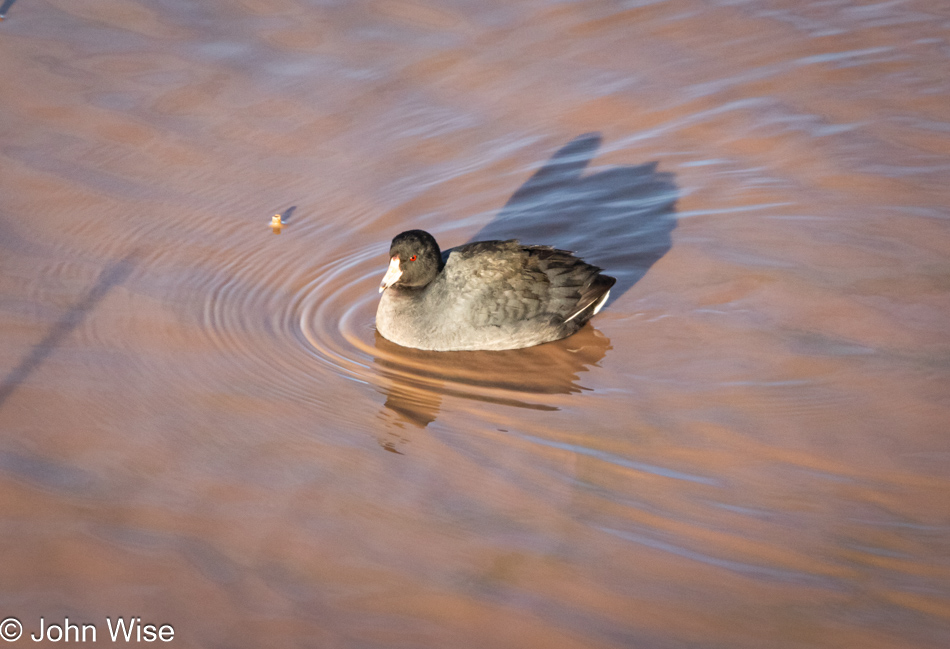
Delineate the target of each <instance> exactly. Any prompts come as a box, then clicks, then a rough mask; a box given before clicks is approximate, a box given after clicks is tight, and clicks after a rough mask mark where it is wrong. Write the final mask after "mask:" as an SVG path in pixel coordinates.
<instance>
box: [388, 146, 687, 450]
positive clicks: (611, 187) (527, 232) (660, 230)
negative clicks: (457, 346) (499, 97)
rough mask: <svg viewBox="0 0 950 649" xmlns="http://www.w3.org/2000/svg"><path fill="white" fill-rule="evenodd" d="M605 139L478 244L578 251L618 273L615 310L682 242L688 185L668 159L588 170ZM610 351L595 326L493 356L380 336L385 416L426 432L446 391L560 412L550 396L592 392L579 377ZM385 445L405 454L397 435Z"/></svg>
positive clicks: (563, 154) (545, 175)
mask: <svg viewBox="0 0 950 649" xmlns="http://www.w3.org/2000/svg"><path fill="white" fill-rule="evenodd" d="M600 144H601V136H600V134H598V133H587V134H584V135H581V136H578V137H576V138H574V139H573V140H571V141H570V142H569V143H567V144H566V145H565V146H563V147H562V148H561V149H559V150H558V151H557V152H556V153H555V154H554V155H553V156H551V158H550V159H549V160H548V161H547V162H546V163H545V165H544V166H543V167H542V168H541V169H539V170H538V171H537V172H535V173H534V175H532V176H531V178H529V179H528V180H527V182H525V183H524V185H522V186H521V187H520V188H519V189H518V191H516V192H515V193H514V194H513V195H512V196H511V198H510V199H509V200H508V202H507V203H506V204H505V206H504V208H502V210H501V211H500V212H499V213H498V215H497V216H496V217H495V218H494V219H493V220H492V221H491V222H490V223H488V224H487V225H486V226H485V227H484V228H482V229H481V230H480V231H479V232H478V233H477V234H476V235H474V236H473V237H472V238H471V240H470V241H486V240H492V239H518V240H520V241H521V242H522V243H525V244H544V245H550V246H553V247H555V248H563V249H566V250H572V251H575V252H577V254H578V256H579V257H581V258H582V259H584V260H585V261H588V262H590V263H592V264H596V265H597V266H600V267H602V268H604V269H605V272H606V273H607V274H608V275H611V276H613V277H616V278H617V283H616V284H615V285H614V287H613V288H612V289H611V291H610V298H609V299H608V302H607V303H606V305H605V308H608V309H609V307H610V305H611V304H613V303H614V302H615V301H616V300H617V299H619V298H620V297H621V296H623V295H624V294H625V293H626V292H627V291H629V290H630V288H631V287H633V285H634V284H636V283H637V282H638V281H640V279H641V278H642V277H643V276H644V275H645V274H646V273H647V271H648V270H649V269H650V267H651V266H653V264H655V263H656V262H657V261H658V260H659V259H660V258H661V257H662V256H663V255H665V254H666V253H667V252H668V251H669V250H670V248H671V247H672V245H673V239H672V232H673V229H674V228H675V227H676V217H675V211H676V201H677V199H678V197H679V190H678V189H677V186H676V183H675V181H674V176H673V174H672V173H669V172H661V171H657V166H658V162H648V163H646V164H642V165H636V166H612V167H609V168H606V169H603V170H599V171H596V172H595V173H591V174H589V175H584V171H585V170H586V169H587V167H588V165H589V164H590V162H591V160H592V159H593V158H594V156H595V155H596V153H597V150H598V149H599V148H600ZM610 348H611V347H610V340H609V339H608V338H607V337H606V336H604V335H603V334H602V333H600V332H598V331H597V330H596V329H595V328H594V327H592V326H591V324H587V325H585V326H584V327H583V328H582V329H581V330H580V331H579V332H577V333H576V334H574V335H573V336H570V337H568V338H565V339H563V340H558V341H555V342H551V343H546V344H544V345H539V346H537V347H529V348H526V349H515V350H508V351H493V352H426V351H421V350H416V349H406V348H404V347H400V346H398V345H395V344H393V343H391V342H389V341H387V340H386V339H384V338H382V337H381V336H379V334H377V335H376V352H377V353H376V354H375V364H376V369H377V371H378V374H379V375H380V376H381V378H382V379H383V380H384V390H385V393H386V397H387V398H386V404H385V406H384V407H383V410H382V413H381V414H382V417H383V418H384V419H387V420H389V421H392V422H394V423H395V424H396V426H397V427H399V428H405V424H406V423H408V424H410V425H412V426H416V427H420V428H424V427H425V426H427V425H428V424H430V423H431V422H433V421H434V420H435V418H436V417H437V416H438V413H439V409H440V407H441V403H442V397H443V395H456V396H463V397H466V398H469V399H475V400H478V401H484V402H490V403H499V404H505V405H511V406H517V407H522V408H530V409H535V410H557V409H558V408H557V406H555V405H552V404H551V403H550V401H551V400H550V399H542V398H540V395H554V394H571V393H575V392H580V391H582V390H584V389H585V388H583V387H582V386H581V385H579V383H578V381H579V375H580V374H581V373H583V372H585V371H587V369H588V368H589V367H591V366H594V365H597V364H598V363H599V362H600V361H601V360H602V359H603V357H604V355H605V354H606V353H607V351H608V350H609V349H610ZM532 397H535V398H534V399H532ZM380 443H381V444H382V446H383V448H385V449H386V450H389V451H393V452H399V451H398V450H397V446H396V444H395V442H394V441H392V440H386V441H382V440H381V442H380Z"/></svg>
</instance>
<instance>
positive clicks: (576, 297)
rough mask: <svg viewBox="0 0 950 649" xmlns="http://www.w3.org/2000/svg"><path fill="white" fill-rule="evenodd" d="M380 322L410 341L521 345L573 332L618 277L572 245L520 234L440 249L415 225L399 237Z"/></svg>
mask: <svg viewBox="0 0 950 649" xmlns="http://www.w3.org/2000/svg"><path fill="white" fill-rule="evenodd" d="M389 259H390V261H389V270H387V271H386V275H385V276H384V277H383V281H382V283H381V284H380V287H379V291H380V293H382V294H383V295H382V297H381V298H380V300H379V308H378V309H377V310H376V330H377V331H378V332H379V333H380V335H382V336H383V337H384V338H386V339H388V340H391V341H392V342H394V343H396V344H399V345H402V346H404V347H415V348H416V349H429V350H435V351H455V350H475V349H486V350H489V349H518V348H521V347H531V346H532V345H539V344H541V343H546V342H550V341H552V340H558V339H560V338H565V337H567V336H570V335H571V334H572V333H574V332H575V331H577V330H578V329H580V328H581V327H583V326H584V324H585V323H586V322H587V321H588V320H590V319H591V318H592V317H593V316H594V314H595V313H597V311H599V310H600V308H601V307H602V306H603V305H604V302H606V301H607V296H608V294H609V293H610V287H611V286H613V285H614V282H616V281H617V280H616V279H614V278H613V277H608V276H607V275H601V274H600V268H597V267H596V266H591V265H590V264H587V263H584V262H583V261H581V260H580V259H578V258H577V257H575V256H574V255H572V254H571V253H569V252H566V251H564V250H556V249H554V248H551V247H548V246H523V245H521V244H520V243H518V242H517V241H515V240H511V241H480V242H477V243H469V244H466V245H464V246H459V247H457V248H452V249H451V250H447V251H445V253H440V251H439V244H438V243H436V241H435V238H434V237H433V236H432V235H431V234H429V233H428V232H424V231H423V230H409V231H408V232H403V233H402V234H400V235H398V236H397V237H396V238H395V239H393V243H392V246H391V247H390V248H389Z"/></svg>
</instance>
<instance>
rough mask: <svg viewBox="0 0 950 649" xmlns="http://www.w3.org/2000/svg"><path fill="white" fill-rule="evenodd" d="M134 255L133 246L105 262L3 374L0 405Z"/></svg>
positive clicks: (121, 277) (125, 272)
mask: <svg viewBox="0 0 950 649" xmlns="http://www.w3.org/2000/svg"><path fill="white" fill-rule="evenodd" d="M137 255H138V251H137V250H135V251H132V252H131V253H129V254H128V255H126V256H125V257H123V258H122V259H120V260H118V261H116V262H113V263H111V264H109V265H108V266H107V267H106V268H105V269H104V270H103V271H102V272H101V273H100V274H99V277H98V279H96V283H95V284H94V285H93V287H92V288H91V289H89V292H88V293H86V295H85V296H84V297H83V298H82V299H81V300H80V301H79V302H78V303H77V304H75V305H74V306H73V307H72V308H70V309H69V311H67V312H66V313H65V314H63V317H61V318H60V319H59V321H58V322H57V323H56V324H55V325H53V328H52V329H50V330H49V332H48V333H47V334H46V336H45V337H44V338H43V340H41V341H40V342H38V343H37V344H36V345H35V346H34V347H33V349H32V350H31V351H30V353H29V354H28V355H27V356H26V358H24V359H23V360H22V361H20V364H19V365H17V366H16V367H15V368H13V369H12V370H11V371H10V373H9V374H7V375H6V377H5V378H4V379H3V381H2V382H0V408H2V407H3V404H4V403H5V402H6V400H7V398H8V397H9V396H10V395H11V394H13V392H14V391H15V390H16V389H17V388H18V387H19V386H20V385H21V384H22V383H23V382H24V381H25V380H26V379H27V377H29V375H30V374H32V373H33V371H34V370H36V368H38V367H39V366H40V365H41V364H42V363H43V361H45V360H46V358H47V357H48V356H49V355H50V354H51V353H53V351H54V350H55V349H56V348H57V347H59V346H60V344H62V342H63V339H65V338H66V336H68V335H69V334H70V333H71V332H72V331H73V330H74V329H75V328H76V327H78V326H79V325H80V324H81V323H82V321H83V320H84V319H85V318H86V316H87V315H88V313H89V312H90V311H91V310H92V309H93V308H95V306H96V304H98V303H99V301H100V300H102V298H104V297H105V296H106V293H108V292H109V290H110V289H111V288H112V287H113V286H116V285H117V284H121V283H122V282H124V281H125V279H126V278H127V277H128V276H129V274H130V273H131V272H132V269H133V268H134V267H135V265H136V259H135V258H136V256H137Z"/></svg>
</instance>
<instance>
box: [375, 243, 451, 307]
mask: <svg viewBox="0 0 950 649" xmlns="http://www.w3.org/2000/svg"><path fill="white" fill-rule="evenodd" d="M441 270H442V253H441V251H440V250H439V244H438V243H436V241H435V237H433V236H432V235H431V234H429V233H428V232H426V231H424V230H409V231H408V232H403V233H402V234H399V235H397V236H396V238H395V239H393V243H392V245H391V246H390V247H389V270H387V271H386V275H385V276H384V277H383V281H382V283H381V284H380V285H379V292H380V293H382V292H383V291H385V290H386V289H387V288H389V287H391V286H393V287H395V288H422V287H423V286H426V285H427V284H428V283H429V282H431V281H432V280H433V279H435V278H436V276H437V275H438V274H439V272H440V271H441Z"/></svg>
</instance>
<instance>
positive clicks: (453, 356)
mask: <svg viewBox="0 0 950 649" xmlns="http://www.w3.org/2000/svg"><path fill="white" fill-rule="evenodd" d="M298 234H303V233H298ZM307 238H309V237H307ZM242 247H243V246H242ZM385 252H386V246H385V244H382V243H375V244H373V245H371V246H367V247H364V248H362V249H357V250H335V251H333V252H332V253H330V254H327V253H324V254H322V255H321V257H322V258H323V259H333V258H336V261H332V262H330V263H322V264H321V265H320V266H319V267H318V268H314V267H313V266H312V262H311V264H310V267H309V268H308V267H306V266H307V265H308V264H307V263H302V264H296V265H297V266H298V267H300V266H303V267H304V268H303V270H298V271H289V272H288V266H292V265H293V264H286V263H282V264H275V263H274V251H273V250H272V249H269V248H268V247H266V246H265V247H262V248H258V249H257V250H255V251H253V252H250V253H247V252H246V251H245V252H238V253H236V254H232V255H230V257H229V258H228V259H226V260H225V261H224V263H222V264H219V266H218V269H217V271H216V272H214V274H213V275H212V276H211V277H209V278H208V280H207V282H204V283H202V285H201V286H200V287H198V290H200V291H202V292H204V296H205V297H204V313H203V321H204V325H205V328H206V330H207V332H208V333H209V334H210V336H211V338H212V339H213V341H214V342H215V344H216V345H217V346H218V348H219V350H220V351H221V352H222V355H223V356H225V357H230V358H232V359H234V362H238V363H244V362H246V361H248V360H250V361H252V362H253V363H254V364H255V365H256V366H258V367H259V368H260V371H262V372H264V373H265V376H267V377H268V378H269V385H270V386H271V387H272V389H274V390H275V391H276V392H277V393H278V394H280V395H281V396H283V397H286V398H289V399H293V400H295V401H297V402H303V403H308V402H309V403H314V404H322V405H327V404H323V398H322V397H321V394H322V393H323V391H322V390H320V389H319V386H320V383H321V381H322V380H323V379H325V378H326V376H325V375H326V373H327V372H329V373H330V374H332V375H334V376H337V377H342V378H346V379H349V380H352V381H356V382H359V383H362V384H366V385H371V386H373V387H374V388H375V389H376V390H377V391H379V392H380V393H382V394H384V395H386V396H387V398H388V400H389V401H388V402H387V403H388V404H389V405H392V401H393V400H395V401H396V402H397V404H396V405H394V406H393V407H395V408H398V407H399V405H398V403H399V402H403V401H406V402H420V403H432V402H433V400H435V401H436V402H438V401H439V400H441V397H442V396H443V395H449V394H450V395H455V396H461V397H465V398H469V399H474V400H477V401H487V402H492V403H503V404H508V405H516V406H522V407H529V408H535V409H543V410H553V409H557V408H558V407H559V406H558V400H557V399H556V398H555V396H554V395H563V394H569V393H574V392H579V391H580V390H582V389H584V388H583V386H581V385H580V384H579V382H578V375H579V374H580V373H582V372H584V371H585V370H586V369H587V368H588V367H589V366H591V365H595V364H596V363H597V362H599V361H600V359H601V358H603V356H604V354H605V353H606V351H607V349H608V348H609V341H608V340H607V339H606V338H605V337H604V336H603V335H602V334H600V333H598V332H597V331H595V330H593V329H592V328H590V327H587V328H585V329H584V330H582V331H581V332H579V333H578V334H576V335H575V336H573V337H571V338H570V339H567V340H564V341H559V342H557V343H552V344H548V345H543V346H540V347H534V348H529V349H523V350H511V351H506V352H448V353H445V352H427V351H421V350H414V349H406V348H403V347H399V346H398V345H394V344H392V343H390V342H389V341H387V340H385V339H383V338H382V337H381V336H379V335H378V334H377V333H376V331H375V325H374V321H375V313H376V305H377V303H378V299H379V295H378V286H379V280H380V278H381V277H382V275H383V273H384V271H385V260H386V255H385ZM262 334H263V335H262ZM262 340H263V341H266V342H265V343H263V344H262ZM225 362H226V361H225Z"/></svg>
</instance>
